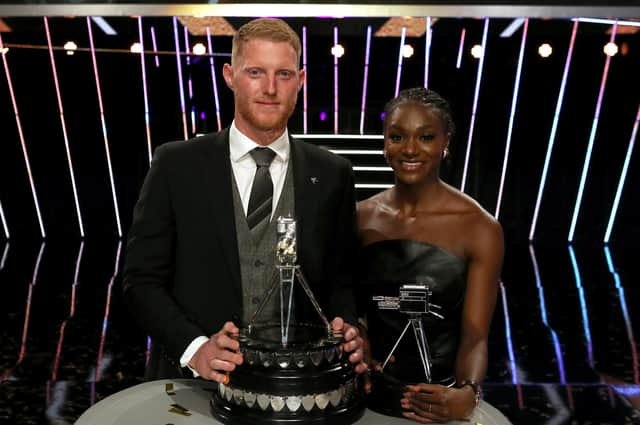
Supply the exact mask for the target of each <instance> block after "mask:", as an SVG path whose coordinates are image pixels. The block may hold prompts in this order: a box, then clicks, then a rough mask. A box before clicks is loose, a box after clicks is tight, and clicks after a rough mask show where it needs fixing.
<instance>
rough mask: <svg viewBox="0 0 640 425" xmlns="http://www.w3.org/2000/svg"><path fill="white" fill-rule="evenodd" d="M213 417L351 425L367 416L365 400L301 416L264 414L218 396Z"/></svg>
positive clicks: (242, 422) (287, 424)
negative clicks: (365, 414) (364, 415)
mask: <svg viewBox="0 0 640 425" xmlns="http://www.w3.org/2000/svg"><path fill="white" fill-rule="evenodd" d="M210 404H211V413H212V414H213V417H214V418H216V419H217V420H218V421H220V422H222V423H225V424H234V425H235V424H238V425H297V424H310V425H350V424H352V423H354V422H356V421H357V420H358V419H360V418H361V417H362V415H363V414H364V407H365V405H364V400H363V398H362V397H358V398H357V399H353V400H352V402H351V403H349V404H347V405H344V406H340V407H338V408H335V409H326V410H318V409H317V408H314V409H312V410H311V411H310V412H307V411H305V410H302V409H301V410H302V411H297V412H274V411H260V410H256V409H251V408H247V407H244V406H240V405H236V404H233V403H232V402H231V403H230V402H227V401H226V400H224V399H221V397H220V396H219V394H214V396H213V399H212V400H211V403H210Z"/></svg>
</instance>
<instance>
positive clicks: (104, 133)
mask: <svg viewBox="0 0 640 425" xmlns="http://www.w3.org/2000/svg"><path fill="white" fill-rule="evenodd" d="M87 30H88V31H89V45H90V46H91V61H92V63H93V75H94V76H95V80H96V91H97V93H98V107H99V108H100V123H101V124H102V137H103V139H104V151H105V155H106V157H107V166H108V168H109V183H110V184H111V197H112V198H113V210H114V212H115V215H116V227H117V229H118V237H120V238H121V237H122V227H121V226H120V210H119V208H118V198H117V195H116V186H115V183H114V179H113V168H112V166H111V153H110V152H109V139H108V137H107V124H106V122H105V118H104V108H103V104H102V90H101V88H100V77H99V76H98V62H97V61H96V50H95V46H94V44H93V31H92V30H91V18H90V17H88V16H87Z"/></svg>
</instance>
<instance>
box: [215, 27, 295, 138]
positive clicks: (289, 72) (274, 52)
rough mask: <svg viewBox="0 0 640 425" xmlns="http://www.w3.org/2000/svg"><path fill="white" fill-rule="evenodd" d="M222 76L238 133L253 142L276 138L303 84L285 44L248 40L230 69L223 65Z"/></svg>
mask: <svg viewBox="0 0 640 425" xmlns="http://www.w3.org/2000/svg"><path fill="white" fill-rule="evenodd" d="M223 74H224V79H225V81H226V82H227V85H228V86H229V88H230V89H231V90H233V94H234V100H235V115H234V118H235V120H236V126H237V127H238V129H239V130H240V131H242V132H243V133H245V134H246V135H247V136H249V137H251V138H252V139H254V140H255V141H256V142H265V140H266V143H270V142H271V141H273V140H268V139H269V138H270V137H267V138H266V139H265V135H275V137H278V136H279V135H280V134H281V133H282V131H283V130H284V128H285V127H286V126H287V121H288V119H289V117H290V116H291V114H293V110H294V108H295V106H296V100H297V98H298V91H299V90H300V88H301V87H302V84H303V82H304V71H303V70H298V60H297V56H296V52H295V50H294V49H293V47H292V46H291V45H290V44H289V43H286V42H274V41H269V40H262V39H253V40H249V41H247V42H245V43H244V44H243V46H242V50H241V53H240V54H239V55H238V56H237V57H236V58H234V60H233V65H229V64H225V65H224V68H223ZM275 137H274V138H275Z"/></svg>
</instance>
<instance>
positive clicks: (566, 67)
mask: <svg viewBox="0 0 640 425" xmlns="http://www.w3.org/2000/svg"><path fill="white" fill-rule="evenodd" d="M577 33H578V21H574V22H573V30H572V31H571V41H569V50H568V51H567V58H566V60H565V62H564V71H563V73H562V81H561V83H560V90H559V92H558V100H557V101H556V110H555V112H554V114H553V123H552V124H551V133H550V134H549V142H548V143H547V154H546V156H545V158H544V166H543V167H542V176H541V177H540V185H539V186H538V196H537V197H536V206H535V208H534V210H533V219H532V220H531V228H530V229H529V240H530V241H532V240H533V237H534V235H535V233H536V225H537V223H538V214H539V212H540V205H541V203H542V195H543V192H544V187H545V184H546V182H547V173H548V171H549V164H550V163H551V153H552V152H553V145H554V143H555V140H556V130H557V129H558V120H559V118H560V111H561V110H562V101H563V99H564V90H565V87H566V85H567V77H568V76H569V69H570V68H571V56H572V55H573V47H574V45H575V43H576V34H577Z"/></svg>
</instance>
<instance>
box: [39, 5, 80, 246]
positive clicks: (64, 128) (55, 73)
mask: <svg viewBox="0 0 640 425" xmlns="http://www.w3.org/2000/svg"><path fill="white" fill-rule="evenodd" d="M43 19H44V28H45V31H46V34H47V44H48V46H49V58H50V60H51V70H52V72H53V82H54V84H55V88H56V97H57V99H58V110H59V112H60V124H61V125H62V134H63V136H64V147H65V150H66V152H67V164H68V166H69V175H70V176H71V187H72V188H73V200H74V202H75V205H76V215H77V216H78V226H79V228H80V236H81V237H83V238H84V226H83V224H82V215H81V213H80V202H79V201H78V191H77V189H76V177H75V174H74V172H73V162H72V160H71V150H70V149H69V138H68V137H67V125H66V123H65V121H64V108H63V107H62V96H61V95H60V84H59V82H58V70H57V69H56V60H55V58H54V57H53V45H52V44H51V32H50V31H49V20H48V19H47V17H46V16H44V17H43Z"/></svg>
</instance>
